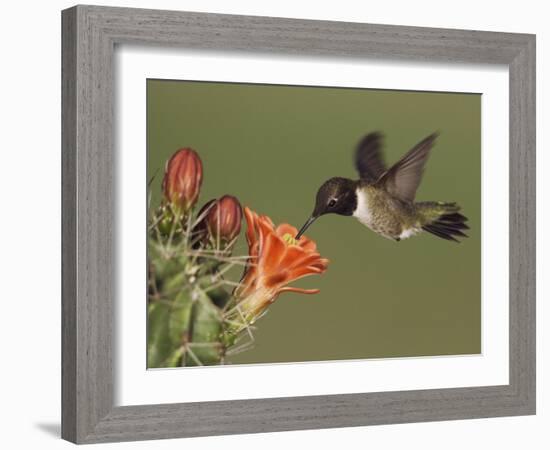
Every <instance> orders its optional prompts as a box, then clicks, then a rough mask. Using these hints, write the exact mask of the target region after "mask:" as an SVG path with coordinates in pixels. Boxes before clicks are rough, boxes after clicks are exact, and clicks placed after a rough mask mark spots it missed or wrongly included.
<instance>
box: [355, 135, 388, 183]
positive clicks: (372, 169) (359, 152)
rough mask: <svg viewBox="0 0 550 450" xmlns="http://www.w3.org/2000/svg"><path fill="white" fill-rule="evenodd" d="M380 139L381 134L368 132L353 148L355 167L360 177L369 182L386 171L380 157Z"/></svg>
mask: <svg viewBox="0 0 550 450" xmlns="http://www.w3.org/2000/svg"><path fill="white" fill-rule="evenodd" d="M382 140H383V136H382V134H380V133H377V132H375V133H370V134H367V135H366V136H365V137H363V138H362V139H361V140H360V141H359V143H358V144H357V147H356V148H355V155H354V156H355V157H354V163H355V168H356V169H357V171H358V172H359V176H360V177H361V179H362V180H365V181H367V182H369V183H374V182H375V181H377V180H378V179H379V178H380V177H381V176H382V174H383V173H384V172H386V165H385V164H384V160H383V158H382Z"/></svg>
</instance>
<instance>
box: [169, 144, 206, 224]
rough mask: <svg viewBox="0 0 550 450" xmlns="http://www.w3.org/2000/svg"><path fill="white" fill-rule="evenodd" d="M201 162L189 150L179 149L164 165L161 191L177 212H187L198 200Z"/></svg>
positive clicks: (194, 153)
mask: <svg viewBox="0 0 550 450" xmlns="http://www.w3.org/2000/svg"><path fill="white" fill-rule="evenodd" d="M201 184H202V162H201V159H200V157H199V155H198V154H197V152H195V151H194V150H193V149H191V148H181V149H179V150H178V151H177V152H176V153H174V154H173V155H172V157H171V158H170V159H169V160H168V162H167V163H166V169H165V171H164V179H163V181H162V190H163V191H164V197H165V199H166V200H167V201H168V202H169V203H170V204H171V205H172V207H173V208H174V209H176V210H177V211H181V212H183V213H186V212H188V211H189V210H190V209H191V208H193V206H195V203H197V200H198V198H199V192H200V189H201Z"/></svg>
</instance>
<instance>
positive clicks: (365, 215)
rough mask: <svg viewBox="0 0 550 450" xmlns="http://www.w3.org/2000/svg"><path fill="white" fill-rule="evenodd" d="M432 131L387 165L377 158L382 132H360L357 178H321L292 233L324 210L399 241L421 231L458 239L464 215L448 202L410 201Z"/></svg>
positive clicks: (414, 191) (310, 221) (463, 234)
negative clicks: (306, 212)
mask: <svg viewBox="0 0 550 450" xmlns="http://www.w3.org/2000/svg"><path fill="white" fill-rule="evenodd" d="M437 135H438V134H437V133H433V134H431V135H429V136H428V137H426V138H425V139H423V140H422V141H420V142H419V143H418V144H416V145H415V146H414V147H413V148H411V149H410V150H409V151H408V152H407V153H406V154H405V155H404V156H403V157H402V158H401V159H400V160H399V161H397V162H396V163H395V164H394V165H392V166H391V167H390V168H389V169H388V168H386V165H385V163H384V160H383V155H382V148H383V136H382V134H381V133H379V132H373V133H370V134H367V135H366V136H365V137H363V138H362V139H361V140H360V141H359V143H358V144H357V147H356V149H355V155H354V165H355V168H356V169H357V172H359V179H358V180H351V179H349V178H342V177H334V178H330V179H329V180H327V181H325V182H324V183H323V184H322V185H321V187H320V188H319V190H318V191H317V196H316V198H315V207H314V209H313V212H312V213H311V216H310V217H309V219H308V220H307V221H306V222H305V224H304V225H303V226H302V228H301V229H300V231H299V232H298V234H297V235H296V239H299V238H300V236H301V235H302V234H303V233H304V232H305V231H306V230H307V229H308V227H309V226H310V225H311V224H312V223H313V222H314V221H315V220H317V219H318V218H319V217H321V216H322V215H325V214H339V215H341V216H353V217H355V218H356V219H358V220H359V222H361V223H362V224H363V225H366V226H367V227H368V228H370V229H371V230H372V231H374V232H375V233H377V234H379V235H381V236H383V237H385V238H388V239H393V240H394V241H397V242H399V241H401V240H403V239H406V238H409V237H411V236H414V235H417V234H419V233H421V232H423V231H427V232H428V233H431V234H433V235H434V236H437V237H439V238H442V239H446V240H450V241H455V242H459V240H458V239H457V237H468V236H467V235H466V234H465V233H464V230H467V229H469V227H468V225H467V224H466V223H465V222H466V221H467V220H468V219H467V218H466V217H464V216H463V215H462V214H460V213H459V211H460V206H459V205H458V204H456V203H454V202H439V201H425V202H416V201H415V195H416V190H417V189H418V186H419V185H420V182H421V180H422V174H423V172H424V167H425V165H426V162H427V160H428V157H429V155H430V151H431V149H432V147H433V146H434V143H435V141H436V138H437Z"/></svg>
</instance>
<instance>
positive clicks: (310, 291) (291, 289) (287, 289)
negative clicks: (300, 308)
mask: <svg viewBox="0 0 550 450" xmlns="http://www.w3.org/2000/svg"><path fill="white" fill-rule="evenodd" d="M283 292H297V293H298V294H318V293H319V292H321V290H320V289H302V288H297V287H292V286H287V287H284V288H282V289H279V293H280V294H281V293H283Z"/></svg>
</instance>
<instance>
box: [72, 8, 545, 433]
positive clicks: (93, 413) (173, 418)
mask: <svg viewBox="0 0 550 450" xmlns="http://www.w3.org/2000/svg"><path fill="white" fill-rule="evenodd" d="M62 31H63V40H62V54H63V56H62V103H63V112H62V153H63V155H62V174H63V181H62V205H63V219H62V232H63V245H62V258H63V262H62V271H63V279H62V327H63V330H62V366H63V367H62V409H63V412H62V437H63V438H64V439H67V440H69V441H72V442H76V443H94V442H109V441H128V440H140V439H160V438H177V437H189V436H207V435H220V434H234V433H259V432H272V431H284V430H301V429H316V428H334V427H349V426H361V425H371V424H388V423H403V422H420V421H433V420H450V419H468V418H480V417H496V416H512V415H525V414H534V413H535V36H534V35H528V34H510V33H494V32H484V31H464V30H449V29H436V28H417V27H408V26H389V25H371V24H360V23H343V22H328V21H309V20H295V19H281V18H269V17H247V16H232V15H219V14H203V13H189V12H175V11H156V10H143V9H126V8H110V7H97V6H75V7H73V8H70V9H67V10H65V11H63V13H62ZM128 43H129V44H147V45H157V46H162V47H183V48H192V49H215V50H224V51H225V50H226V51H241V52H249V51H254V52H265V53H268V54H269V53H270V54H276V53H287V54H288V53H292V54H296V55H305V56H307V55H322V56H331V57H352V58H391V59H406V60H413V61H436V62H437V61H439V62H462V63H476V64H477V63H481V64H505V65H507V66H508V68H509V81H510V151H509V158H510V242H509V243H510V279H509V288H510V289H509V292H510V298H509V302H510V309H509V314H510V323H509V325H510V332H509V339H510V342H509V345H510V347H509V349H510V353H509V356H510V372H509V374H510V375H509V384H508V385H502V386H485V387H471V388H452V389H429V390H415V391H403V392H380V393H361V394H344V395H321V396H306V397H285V398H275V399H259V400H237V401H215V402H198V403H179V404H177V403H176V404H162V405H138V406H114V402H113V398H114V396H113V386H114V384H113V379H114V374H113V361H112V358H113V336H114V333H113V314H114V295H115V294H114V285H115V273H116V271H115V262H114V259H113V258H114V254H113V246H114V245H113V244H114V215H115V206H116V202H115V193H114V191H113V190H114V186H115V180H114V168H113V167H114V163H115V159H116V155H115V151H116V149H115V146H114V137H113V123H114V112H113V101H114V87H113V86H114V81H113V80H114V78H113V74H114V68H113V54H114V51H115V46H116V45H117V44H128ZM503 151H504V150H503ZM144 182H145V180H144Z"/></svg>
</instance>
